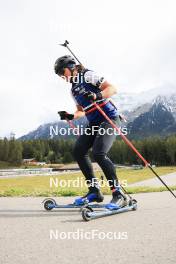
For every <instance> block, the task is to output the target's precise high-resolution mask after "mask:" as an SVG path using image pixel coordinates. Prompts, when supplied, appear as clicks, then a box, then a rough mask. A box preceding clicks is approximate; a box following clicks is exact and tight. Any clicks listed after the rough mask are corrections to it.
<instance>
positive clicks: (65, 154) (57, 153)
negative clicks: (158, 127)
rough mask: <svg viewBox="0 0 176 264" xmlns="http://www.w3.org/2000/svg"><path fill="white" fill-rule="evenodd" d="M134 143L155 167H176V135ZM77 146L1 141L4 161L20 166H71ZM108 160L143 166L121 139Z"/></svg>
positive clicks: (65, 142)
mask: <svg viewBox="0 0 176 264" xmlns="http://www.w3.org/2000/svg"><path fill="white" fill-rule="evenodd" d="M132 143H133V144H134V146H135V147H136V148H137V149H138V150H139V152H140V153H141V154H142V155H143V156H144V157H145V159H146V160H147V161H149V162H151V164H155V165H176V135H172V136H169V137H166V138H161V137H151V138H146V139H143V140H132ZM73 146H74V139H70V140H68V139H67V140H64V139H49V140H48V139H46V140H43V139H41V140H27V141H19V140H15V139H14V138H12V139H10V140H8V139H7V138H4V139H1V140H0V161H7V162H10V163H12V164H15V165H20V164H21V163H22V160H23V159H28V158H35V159H36V160H37V161H45V162H46V163H70V162H73V161H74V158H73V156H72V150H73ZM90 155H91V152H90ZM108 156H109V157H110V158H111V159H112V161H113V162H114V163H116V164H129V165H130V164H142V162H141V160H140V159H139V158H138V157H137V155H136V154H135V153H134V152H133V151H132V150H131V149H130V148H129V147H128V146H127V145H126V144H125V143H124V142H123V141H122V140H121V139H116V141H115V142H114V144H113V146H112V148H111V150H110V152H109V154H108ZM91 157H92V156H91ZM92 159H93V157H92Z"/></svg>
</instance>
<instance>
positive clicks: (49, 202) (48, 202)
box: [43, 199, 56, 211]
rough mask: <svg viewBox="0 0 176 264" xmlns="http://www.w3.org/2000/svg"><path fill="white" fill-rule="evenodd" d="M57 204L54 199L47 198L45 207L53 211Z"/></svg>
mask: <svg viewBox="0 0 176 264" xmlns="http://www.w3.org/2000/svg"><path fill="white" fill-rule="evenodd" d="M55 205H56V202H55V200H54V199H47V200H45V201H44V205H43V206H44V209H45V210H46V211H51V210H52V209H53V208H54V207H55Z"/></svg>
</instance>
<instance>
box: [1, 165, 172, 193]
mask: <svg viewBox="0 0 176 264" xmlns="http://www.w3.org/2000/svg"><path fill="white" fill-rule="evenodd" d="M155 170H156V172H157V173H158V174H159V175H164V174H166V173H171V172H174V171H176V167H158V168H155ZM118 176H119V179H120V181H121V183H122V184H123V181H124V180H126V181H127V183H128V184H130V183H135V182H139V181H142V180H145V179H150V178H153V177H155V176H154V174H153V173H152V172H151V171H150V170H149V169H147V168H144V169H142V170H132V169H118ZM97 177H98V178H100V173H97ZM50 178H53V179H55V180H56V179H58V181H60V180H65V181H68V180H71V181H72V180H75V179H77V178H79V180H80V179H82V181H81V182H82V183H84V177H83V176H82V174H81V173H72V174H60V175H58V176H52V177H50V176H34V177H27V176H24V177H18V178H6V179H0V196H1V197H3V196H12V197H13V196H76V195H83V194H85V192H86V191H87V187H86V186H83V187H79V188H78V187H73V186H72V185H71V186H70V187H69V188H68V187H52V188H50V186H49V183H50ZM173 189H174V190H175V189H176V187H173ZM127 190H128V191H129V192H130V193H138V192H153V191H164V190H165V188H163V187H159V188H149V187H133V188H132V187H129V188H127ZM102 191H103V193H104V194H110V191H109V188H108V187H107V186H106V187H103V188H102Z"/></svg>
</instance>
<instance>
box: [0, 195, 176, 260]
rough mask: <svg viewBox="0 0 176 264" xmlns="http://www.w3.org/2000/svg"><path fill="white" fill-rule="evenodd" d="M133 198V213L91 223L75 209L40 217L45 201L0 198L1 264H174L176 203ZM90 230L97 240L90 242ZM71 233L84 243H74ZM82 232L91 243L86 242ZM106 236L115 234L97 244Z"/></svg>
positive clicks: (162, 198) (167, 198)
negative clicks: (85, 220) (134, 200)
mask: <svg viewBox="0 0 176 264" xmlns="http://www.w3.org/2000/svg"><path fill="white" fill-rule="evenodd" d="M134 198H136V199H137V200H138V210H137V211H131V212H126V213H122V214H118V215H114V216H109V217H106V218H100V219H96V220H92V221H90V222H84V221H83V220H82V217H81V215H80V212H79V211H78V210H77V209H75V210H68V209H67V210H65V211H64V210H62V211H61V210H60V211H59V210H55V211H54V210H53V211H50V212H47V211H44V210H43V208H42V205H41V201H42V199H43V198H0V263H1V264H17V263H18V264H28V263H30V264H31V263H32V264H40V263H41V264H45V263H49V264H55V263H63V264H65V263H69V264H70V263H72V264H74V263H75V264H79V263H80V264H82V263H91V264H92V263H95V264H96V263H97V264H99V263H101V264H103V263H106V264H107V263H111V264H113V263H114V264H115V263H116V264H122V263H123V264H126V263H128V264H171V263H173V264H175V263H176V199H174V198H173V197H172V196H171V194H170V193H169V192H162V193H146V194H137V195H134ZM72 199H73V198H72V197H70V198H68V197H67V198H62V197H59V198H57V199H56V200H57V201H58V202H59V201H60V202H61V201H62V202H63V203H68V202H69V203H70V202H71V201H72ZM109 199H110V197H108V196H107V197H106V201H108V200H109ZM93 230H94V234H95V233H96V234H97V236H98V235H101V237H99V238H97V236H96V237H93V235H92V233H91V232H93ZM69 232H77V234H78V232H79V234H80V233H82V237H81V236H80V238H79V239H78V236H77V237H74V238H75V239H74V238H73V237H72V236H70V235H69V234H71V233H69ZM86 232H89V234H91V235H92V237H91V236H89V239H88V237H87V239H86V237H85V234H86ZM102 232H104V233H102ZM107 232H115V233H116V237H115V238H116V239H112V237H111V239H108V238H107V237H106V238H105V239H101V238H102V234H107ZM53 234H55V236H53ZM58 234H59V235H58ZM61 234H62V237H59V236H61ZM57 235H58V236H57ZM69 236H70V237H69ZM103 236H104V235H103ZM61 238H62V239H61ZM68 238H70V239H68ZM81 238H82V239H81ZM93 238H94V239H93ZM119 238H121V239H119ZM122 238H123V239H122Z"/></svg>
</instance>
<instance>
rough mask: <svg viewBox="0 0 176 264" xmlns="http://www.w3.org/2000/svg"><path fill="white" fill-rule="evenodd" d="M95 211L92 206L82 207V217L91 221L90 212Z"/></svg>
mask: <svg viewBox="0 0 176 264" xmlns="http://www.w3.org/2000/svg"><path fill="white" fill-rule="evenodd" d="M91 212H93V209H92V208H91V207H90V206H86V207H84V208H83V209H82V218H83V220H84V221H90V220H91V217H90V216H89V213H91Z"/></svg>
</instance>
